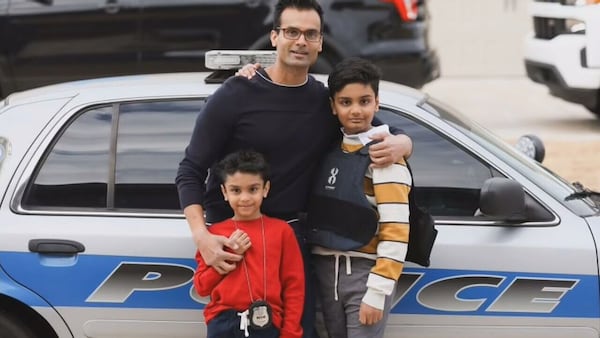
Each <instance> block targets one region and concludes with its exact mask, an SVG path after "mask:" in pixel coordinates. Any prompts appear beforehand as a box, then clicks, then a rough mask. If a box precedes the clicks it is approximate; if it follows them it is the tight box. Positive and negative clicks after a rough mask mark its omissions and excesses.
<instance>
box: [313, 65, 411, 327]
mask: <svg viewBox="0 0 600 338" xmlns="http://www.w3.org/2000/svg"><path fill="white" fill-rule="evenodd" d="M380 77H381V75H380V72H379V70H378V69H377V68H376V66H375V65H373V64H372V63H370V62H368V61H366V60H363V59H359V58H350V59H347V60H344V61H342V62H340V63H339V64H338V65H337V66H336V67H335V69H334V70H333V72H332V73H331V74H330V75H329V80H328V84H329V92H330V100H331V108H332V111H333V114H334V115H336V116H337V118H338V120H339V121H340V123H341V125H342V133H343V140H342V143H341V146H340V145H338V146H337V147H335V149H333V150H332V151H331V152H330V153H329V154H328V156H327V157H326V159H325V160H324V162H323V163H322V166H321V168H322V169H321V171H320V172H319V174H318V175H317V179H316V183H315V188H314V190H313V196H312V198H311V202H310V204H309V209H308V219H309V225H310V226H311V227H312V231H311V236H310V240H311V242H312V243H313V244H315V245H314V247H313V249H312V253H313V263H314V266H315V272H316V275H317V278H318V282H319V284H320V285H319V288H318V290H319V291H320V293H321V302H322V305H323V306H322V309H323V315H324V318H325V326H326V329H327V331H328V333H329V337H330V338H346V337H356V338H359V337H371V338H373V337H375V338H376V337H383V334H384V329H385V325H386V321H387V315H388V312H389V310H390V307H391V304H390V303H391V296H392V294H393V292H394V290H395V284H396V281H397V280H398V278H399V277H400V274H401V272H402V269H403V266H404V260H405V256H406V252H407V248H408V238H409V207H408V194H409V192H410V187H411V181H412V179H411V175H410V171H409V169H408V167H407V165H406V163H405V161H404V159H400V160H398V161H397V162H396V163H394V164H392V165H390V166H388V167H385V168H373V167H371V166H369V164H370V159H369V157H368V155H367V153H368V152H366V151H364V150H365V146H367V144H368V143H370V142H371V139H370V138H369V135H371V134H372V133H382V132H384V133H385V132H387V128H388V127H387V125H381V126H377V127H373V126H372V125H371V122H372V121H373V117H374V115H375V112H376V111H377V110H378V109H379V97H378V89H379V79H380ZM366 148H368V147H366Z"/></svg>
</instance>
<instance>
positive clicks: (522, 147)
mask: <svg viewBox="0 0 600 338" xmlns="http://www.w3.org/2000/svg"><path fill="white" fill-rule="evenodd" d="M515 147H516V148H517V149H518V150H519V151H520V152H522V153H523V154H525V155H527V156H528V157H531V158H532V159H534V160H536V161H538V162H540V163H542V161H543V160H544V157H545V156H546V148H545V147H544V142H542V139H541V138H539V137H537V136H535V135H531V134H530V135H523V136H521V137H519V140H517V144H516V145H515Z"/></svg>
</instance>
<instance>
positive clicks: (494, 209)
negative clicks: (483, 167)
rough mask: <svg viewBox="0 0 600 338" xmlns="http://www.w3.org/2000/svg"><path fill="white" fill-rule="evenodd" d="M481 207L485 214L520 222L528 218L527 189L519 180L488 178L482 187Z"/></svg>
mask: <svg viewBox="0 0 600 338" xmlns="http://www.w3.org/2000/svg"><path fill="white" fill-rule="evenodd" d="M479 209H480V211H481V213H482V214H483V215H485V216H491V217H494V218H498V219H502V220H506V221H511V222H519V221H524V220H526V219H527V217H526V208H525V191H524V190H523V187H522V186H521V184H520V183H519V182H517V181H514V180H510V179H507V178H504V177H492V178H489V179H487V180H486V181H485V182H484V183H483V187H481V192H480V195H479Z"/></svg>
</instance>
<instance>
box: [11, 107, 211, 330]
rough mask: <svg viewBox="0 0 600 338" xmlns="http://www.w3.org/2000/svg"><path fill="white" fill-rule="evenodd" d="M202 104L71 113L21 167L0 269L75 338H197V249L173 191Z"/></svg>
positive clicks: (199, 322)
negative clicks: (194, 280) (55, 314)
mask: <svg viewBox="0 0 600 338" xmlns="http://www.w3.org/2000/svg"><path fill="white" fill-rule="evenodd" d="M201 106H202V100H199V99H195V100H179V101H168V100H163V101H149V102H138V103H135V102H129V103H123V104H116V103H115V104H108V105H99V106H92V107H89V108H83V109H78V110H77V111H73V112H72V113H69V115H70V116H65V117H62V118H61V120H60V122H59V123H58V124H57V125H56V127H55V128H53V129H52V132H51V133H50V134H48V135H44V137H45V140H44V141H43V142H42V146H41V147H39V149H37V150H35V149H34V150H32V151H31V152H29V153H28V157H27V158H26V159H25V160H24V161H22V166H23V167H22V170H21V176H20V178H19V179H14V180H13V181H12V182H13V183H11V185H12V187H11V189H9V191H13V192H14V194H13V195H12V199H11V205H10V208H9V207H8V206H7V203H4V204H3V207H2V220H3V223H4V225H3V226H2V232H3V233H2V240H3V242H4V243H3V250H2V251H0V260H1V262H2V268H3V269H4V271H5V272H6V273H7V275H9V276H10V277H11V278H12V279H13V280H14V281H16V283H19V284H21V285H23V286H25V287H26V288H28V289H29V290H31V291H33V292H34V293H35V294H37V295H39V296H40V297H41V298H42V299H44V300H45V302H39V303H36V304H30V305H32V306H34V307H35V308H36V309H38V311H40V312H49V311H52V308H54V310H55V311H57V312H58V313H59V315H60V316H61V317H62V319H63V320H64V322H65V323H66V325H67V326H68V327H69V329H70V331H71V333H72V335H73V336H74V337H130V336H136V337H155V336H163V337H166V336H168V337H198V336H202V335H203V332H204V325H203V324H202V323H203V317H202V311H201V309H202V308H203V305H202V302H203V300H201V299H198V298H197V296H196V295H195V293H194V292H193V287H192V283H191V280H192V277H193V273H194V270H195V261H194V255H195V246H194V244H193V242H192V240H191V237H190V232H189V228H188V225H187V223H186V221H185V219H184V218H183V216H182V215H181V212H180V207H179V202H178V197H177V191H176V188H175V184H174V178H175V174H176V171H177V167H178V164H179V161H180V160H181V158H182V156H183V150H184V148H185V146H186V144H187V142H188V141H189V136H190V133H191V130H192V127H193V124H194V120H195V116H196V115H197V113H198V111H199V110H200V108H201ZM48 305H50V306H51V308H50V307H49V306H48Z"/></svg>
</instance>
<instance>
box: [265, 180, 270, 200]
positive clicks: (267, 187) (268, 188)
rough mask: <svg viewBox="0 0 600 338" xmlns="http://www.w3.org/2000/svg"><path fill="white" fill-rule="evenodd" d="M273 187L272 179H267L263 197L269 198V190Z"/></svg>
mask: <svg viewBox="0 0 600 338" xmlns="http://www.w3.org/2000/svg"><path fill="white" fill-rule="evenodd" d="M270 189H271V181H267V182H266V183H265V191H264V193H263V198H267V195H269V190H270Z"/></svg>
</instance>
